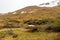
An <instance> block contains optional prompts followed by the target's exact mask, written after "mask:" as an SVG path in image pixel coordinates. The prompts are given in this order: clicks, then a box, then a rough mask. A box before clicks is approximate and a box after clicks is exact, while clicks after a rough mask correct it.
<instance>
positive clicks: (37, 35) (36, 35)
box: [0, 28, 60, 40]
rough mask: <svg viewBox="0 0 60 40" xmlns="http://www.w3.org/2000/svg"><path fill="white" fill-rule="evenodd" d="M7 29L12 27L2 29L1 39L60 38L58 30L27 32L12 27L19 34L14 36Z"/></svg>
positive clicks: (40, 39)
mask: <svg viewBox="0 0 60 40" xmlns="http://www.w3.org/2000/svg"><path fill="white" fill-rule="evenodd" d="M7 30H10V29H1V30H0V40H60V39H59V38H60V37H59V36H60V33H58V32H26V31H24V30H25V29H22V28H12V30H13V33H15V34H16V35H18V36H17V37H16V38H13V36H12V35H8V34H7V33H6V32H7ZM2 35H5V37H3V38H1V36H2ZM58 37H59V38H58Z"/></svg>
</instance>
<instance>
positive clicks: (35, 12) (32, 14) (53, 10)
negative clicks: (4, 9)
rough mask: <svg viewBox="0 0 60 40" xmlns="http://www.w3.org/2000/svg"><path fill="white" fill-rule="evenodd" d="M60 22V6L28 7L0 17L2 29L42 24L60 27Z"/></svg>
mask: <svg viewBox="0 0 60 40" xmlns="http://www.w3.org/2000/svg"><path fill="white" fill-rule="evenodd" d="M59 20H60V5H59V6H56V7H38V6H28V7H25V8H22V9H20V10H17V11H14V12H9V13H6V14H2V15H0V27H1V28H2V27H3V28H10V27H11V28H15V27H22V26H26V25H42V24H43V25H53V26H57V25H58V26H60V21H59ZM41 21H42V22H41ZM43 25H42V26H43Z"/></svg>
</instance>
